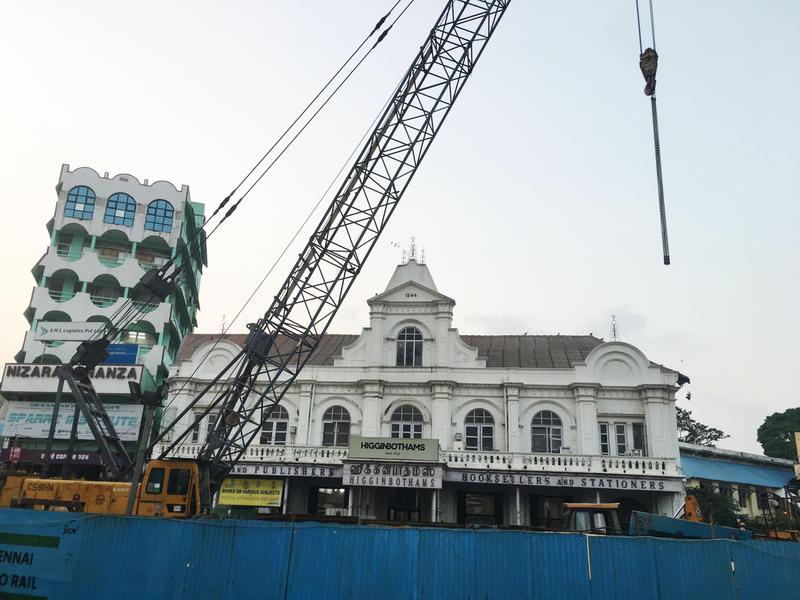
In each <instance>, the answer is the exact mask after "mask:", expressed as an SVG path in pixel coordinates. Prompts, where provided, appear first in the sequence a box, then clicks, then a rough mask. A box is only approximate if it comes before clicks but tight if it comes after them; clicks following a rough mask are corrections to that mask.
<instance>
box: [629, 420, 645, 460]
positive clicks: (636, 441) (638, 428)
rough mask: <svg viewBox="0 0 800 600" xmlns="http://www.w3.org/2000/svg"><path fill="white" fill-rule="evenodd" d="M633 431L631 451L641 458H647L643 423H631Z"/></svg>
mask: <svg viewBox="0 0 800 600" xmlns="http://www.w3.org/2000/svg"><path fill="white" fill-rule="evenodd" d="M631 428H632V429H633V449H634V450H638V451H639V453H640V454H641V455H642V456H647V438H646V437H645V434H644V423H631Z"/></svg>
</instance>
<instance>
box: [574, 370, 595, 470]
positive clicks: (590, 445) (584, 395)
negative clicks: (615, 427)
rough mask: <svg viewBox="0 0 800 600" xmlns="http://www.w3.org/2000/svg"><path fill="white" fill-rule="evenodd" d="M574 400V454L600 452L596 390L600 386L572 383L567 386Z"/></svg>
mask: <svg viewBox="0 0 800 600" xmlns="http://www.w3.org/2000/svg"><path fill="white" fill-rule="evenodd" d="M569 387H570V389H571V390H572V397H573V398H574V400H575V421H576V425H577V432H576V435H575V446H576V447H575V448H574V452H575V453H576V454H591V455H599V454H600V431H599V428H598V425H597V392H598V390H599V389H600V386H599V385H597V384H591V383H574V384H572V385H570V386H569Z"/></svg>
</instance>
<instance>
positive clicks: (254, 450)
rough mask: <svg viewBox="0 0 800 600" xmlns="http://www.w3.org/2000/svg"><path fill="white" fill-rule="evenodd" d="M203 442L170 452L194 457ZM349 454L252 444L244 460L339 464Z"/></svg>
mask: <svg viewBox="0 0 800 600" xmlns="http://www.w3.org/2000/svg"><path fill="white" fill-rule="evenodd" d="M201 446H202V444H199V443H194V444H180V445H179V446H176V447H175V449H174V450H173V451H172V452H171V453H170V454H169V456H171V457H174V458H194V457H196V456H197V453H198V452H200V448H201ZM168 447H169V444H168V443H161V444H158V445H156V447H155V448H154V450H153V456H158V455H160V454H161V453H162V452H163V451H164V450H166V449H167V448H168ZM347 455H348V449H347V448H338V447H322V446H270V445H266V444H251V445H250V447H249V448H248V449H247V450H246V451H245V454H244V456H243V457H242V461H243V462H267V463H304V464H314V463H316V464H325V465H338V464H341V463H342V460H344V459H346V458H347Z"/></svg>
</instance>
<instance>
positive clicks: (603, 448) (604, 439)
mask: <svg viewBox="0 0 800 600" xmlns="http://www.w3.org/2000/svg"><path fill="white" fill-rule="evenodd" d="M609 452H610V448H609V446H608V423H600V454H603V455H605V456H608V454H609Z"/></svg>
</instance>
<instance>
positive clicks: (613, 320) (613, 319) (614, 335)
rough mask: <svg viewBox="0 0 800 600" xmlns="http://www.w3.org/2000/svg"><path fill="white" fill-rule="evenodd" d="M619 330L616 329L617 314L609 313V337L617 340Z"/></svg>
mask: <svg viewBox="0 0 800 600" xmlns="http://www.w3.org/2000/svg"><path fill="white" fill-rule="evenodd" d="M618 337H619V332H618V331H617V315H611V339H612V340H613V341H615V342H616V341H617V338H618Z"/></svg>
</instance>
